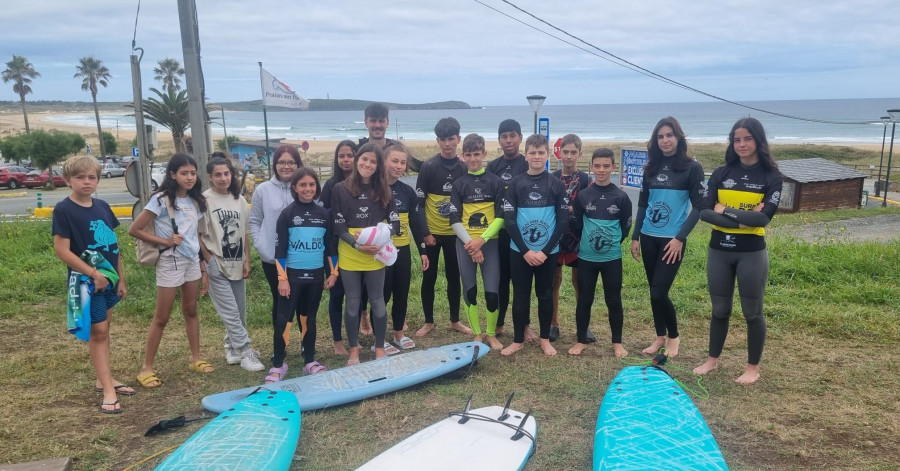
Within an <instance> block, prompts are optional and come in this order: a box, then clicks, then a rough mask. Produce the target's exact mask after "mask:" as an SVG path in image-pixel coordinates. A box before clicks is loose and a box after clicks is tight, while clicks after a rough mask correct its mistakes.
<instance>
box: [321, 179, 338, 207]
mask: <svg viewBox="0 0 900 471" xmlns="http://www.w3.org/2000/svg"><path fill="white" fill-rule="evenodd" d="M334 183H335V181H334V180H332V179H330V178H329V179H328V181H326V182H325V184H324V185H322V194H320V195H319V201H321V202H322V207H323V208H325V209H331V194H332V191H331V190H333V189H334Z"/></svg>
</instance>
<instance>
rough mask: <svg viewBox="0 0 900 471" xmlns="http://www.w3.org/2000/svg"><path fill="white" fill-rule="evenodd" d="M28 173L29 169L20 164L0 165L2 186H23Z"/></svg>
mask: <svg viewBox="0 0 900 471" xmlns="http://www.w3.org/2000/svg"><path fill="white" fill-rule="evenodd" d="M27 175H28V169H27V168H25V167H20V166H18V165H8V166H6V167H0V186H5V187H7V188H9V189H10V190H15V189H16V188H18V187H20V186H22V182H23V181H25V177H26V176H27Z"/></svg>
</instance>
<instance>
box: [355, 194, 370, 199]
mask: <svg viewBox="0 0 900 471" xmlns="http://www.w3.org/2000/svg"><path fill="white" fill-rule="evenodd" d="M356 199H358V200H367V199H369V197H368V196H366V194H365V193H360V194H359V198H356Z"/></svg>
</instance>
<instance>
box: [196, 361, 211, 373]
mask: <svg viewBox="0 0 900 471" xmlns="http://www.w3.org/2000/svg"><path fill="white" fill-rule="evenodd" d="M190 368H191V370H192V371H196V372H197V373H212V372H213V371H215V370H216V369H215V368H213V366H212V364H210V362H208V361H206V360H197V361H195V362H193V363H191V366H190ZM207 368H209V369H207Z"/></svg>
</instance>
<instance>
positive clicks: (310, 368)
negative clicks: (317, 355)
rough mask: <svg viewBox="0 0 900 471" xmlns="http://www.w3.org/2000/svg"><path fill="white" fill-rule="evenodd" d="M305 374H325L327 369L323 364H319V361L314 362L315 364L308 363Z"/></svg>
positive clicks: (304, 370) (304, 368) (304, 369)
mask: <svg viewBox="0 0 900 471" xmlns="http://www.w3.org/2000/svg"><path fill="white" fill-rule="evenodd" d="M303 372H304V373H306V374H308V375H315V374H319V373H324V372H325V367H324V366H322V364H321V363H319V362H317V361H313V362H310V363H307V364H306V366H304V367H303Z"/></svg>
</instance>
